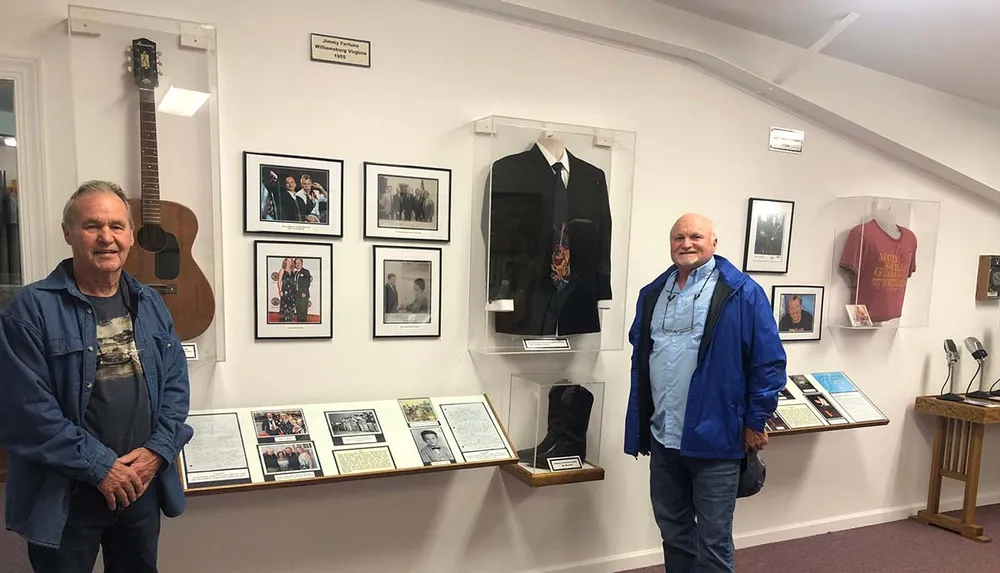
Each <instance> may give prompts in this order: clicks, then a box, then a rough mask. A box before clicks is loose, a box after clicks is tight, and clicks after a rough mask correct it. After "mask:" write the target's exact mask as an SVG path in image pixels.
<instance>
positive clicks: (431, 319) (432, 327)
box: [372, 246, 441, 338]
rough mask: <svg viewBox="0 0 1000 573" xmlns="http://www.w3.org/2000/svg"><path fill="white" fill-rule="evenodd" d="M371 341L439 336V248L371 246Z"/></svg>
mask: <svg viewBox="0 0 1000 573" xmlns="http://www.w3.org/2000/svg"><path fill="white" fill-rule="evenodd" d="M372 253H373V255H372V260H373V261H374V269H373V272H374V274H373V277H372V280H373V285H374V288H375V291H374V297H373V300H374V306H373V308H372V315H373V318H372V320H373V323H374V325H373V333H372V335H373V336H374V337H375V338H394V337H416V336H425V337H439V336H441V249H440V248H437V247H430V248H428V247H384V246H374V247H372Z"/></svg>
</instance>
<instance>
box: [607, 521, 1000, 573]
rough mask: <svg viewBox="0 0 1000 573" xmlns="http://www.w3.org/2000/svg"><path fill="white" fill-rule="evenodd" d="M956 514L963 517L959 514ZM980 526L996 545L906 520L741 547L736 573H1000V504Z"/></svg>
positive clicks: (650, 570)
mask: <svg viewBox="0 0 1000 573" xmlns="http://www.w3.org/2000/svg"><path fill="white" fill-rule="evenodd" d="M950 515H953V516H955V517H960V516H959V514H958V512H955V513H951V514H950ZM976 522H977V523H978V524H979V525H982V526H983V528H984V530H985V531H984V533H985V535H986V536H988V537H991V538H993V539H994V541H992V542H990V543H980V542H978V541H972V540H971V539H966V538H964V537H962V536H960V535H958V534H957V533H952V532H950V531H948V530H945V529H941V528H939V527H934V526H930V525H923V524H921V523H917V522H916V521H913V520H912V519H904V520H902V521H894V522H892V523H884V524H881V525H872V526H870V527H860V528H858V529H849V530H846V531H837V532H833V533H826V534H823V535H815V536H812V537H804V538H802V539H793V540H792V541H782V542H781V543H771V544H768V545H757V546H755V547H747V548H746V549H739V550H737V551H736V573H774V572H775V571H785V572H788V573H845V572H850V573H924V572H926V573H995V572H1000V505H989V506H985V507H980V508H978V509H977V510H976ZM667 571H668V573H669V569H668V570H667ZM654 572H656V573H662V572H663V566H662V565H657V566H655V567H645V568H643V569H633V570H631V571H628V572H623V573H654Z"/></svg>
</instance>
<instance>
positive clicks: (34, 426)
mask: <svg viewBox="0 0 1000 573" xmlns="http://www.w3.org/2000/svg"><path fill="white" fill-rule="evenodd" d="M119 288H122V289H124V293H125V301H126V305H127V306H128V307H129V311H130V313H131V314H132V317H133V331H134V333H135V345H136V348H137V349H138V351H139V361H140V362H141V363H142V368H143V372H144V374H145V378H146V384H147V385H148V387H149V398H150V410H151V415H152V419H151V420H150V423H151V426H150V427H151V429H152V433H151V435H150V438H149V440H148V441H147V442H146V444H145V446H146V447H147V448H149V449H150V450H152V451H154V452H156V453H157V454H159V455H160V456H162V457H163V459H164V460H166V461H167V463H168V465H167V466H166V467H165V468H164V469H163V470H161V472H160V474H159V476H157V479H156V480H154V482H153V483H154V484H156V487H157V488H158V493H159V495H160V505H161V510H162V511H163V513H164V515H166V516H168V517H175V516H177V515H180V514H181V512H183V511H184V502H185V500H184V490H183V488H182V486H181V483H180V479H179V476H178V473H177V468H176V460H177V455H178V453H179V452H180V450H181V449H182V448H183V447H184V445H185V444H186V443H187V442H188V441H189V440H190V439H191V437H192V435H193V434H194V432H193V430H192V429H191V427H190V426H188V425H187V424H186V423H185V421H186V420H187V415H188V408H189V402H190V392H189V384H188V370H187V360H186V358H185V356H184V350H183V349H182V348H181V344H180V340H179V339H178V337H177V334H176V333H175V331H174V324H173V320H172V319H171V317H170V313H169V311H168V310H167V307H166V305H165V304H164V303H163V299H162V298H161V297H160V294H159V293H158V292H156V291H155V290H153V289H152V288H150V287H147V286H145V285H143V284H141V283H139V281H137V280H135V278H133V277H131V276H130V275H128V274H127V273H125V272H122V277H121V282H120V284H119ZM96 369H97V323H96V319H95V315H94V309H93V306H92V305H91V304H90V302H89V301H88V300H87V297H86V296H84V295H83V293H81V292H80V289H79V288H78V287H77V286H76V282H75V281H74V279H73V261H72V259H66V260H64V261H62V262H61V263H60V264H59V266H58V267H56V268H55V270H53V271H52V273H51V274H49V276H48V277H46V278H45V279H43V280H41V281H38V282H35V283H33V284H31V285H28V286H27V287H25V288H24V290H22V291H21V292H20V293H19V294H18V295H17V297H16V298H15V299H14V300H13V301H12V302H11V303H10V305H9V306H8V307H7V308H5V309H4V310H3V311H0V449H3V450H6V451H7V453H8V467H7V486H6V491H5V500H4V505H5V516H4V517H5V519H6V525H7V529H10V530H12V531H15V532H17V533H19V534H21V535H22V536H23V537H24V538H25V539H27V540H28V541H29V542H31V543H34V544H37V545H42V546H47V547H59V542H60V539H61V537H62V530H63V528H64V526H65V524H66V518H67V516H68V514H69V496H70V492H71V490H72V486H73V484H74V482H83V483H87V484H90V485H92V486H97V485H98V484H100V483H101V481H102V480H103V479H104V477H105V476H106V475H107V474H108V472H109V471H110V470H111V466H112V465H113V464H114V462H115V460H116V459H117V455H116V454H115V452H114V451H113V450H112V449H110V448H108V447H106V446H105V445H104V444H102V443H101V442H100V441H98V440H97V438H95V437H94V436H93V435H92V434H90V433H89V432H87V431H86V430H84V428H83V425H84V423H83V422H84V414H85V413H86V411H87V404H88V402H89V400H90V391H91V388H92V386H93V381H94V376H95V372H96Z"/></svg>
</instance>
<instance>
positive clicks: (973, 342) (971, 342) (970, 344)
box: [965, 336, 989, 398]
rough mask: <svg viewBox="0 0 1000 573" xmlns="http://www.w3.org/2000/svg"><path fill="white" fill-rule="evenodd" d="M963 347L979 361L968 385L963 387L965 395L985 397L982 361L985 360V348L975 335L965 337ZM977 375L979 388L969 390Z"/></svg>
mask: <svg viewBox="0 0 1000 573" xmlns="http://www.w3.org/2000/svg"><path fill="white" fill-rule="evenodd" d="M965 347H966V348H967V349H969V353H971V354H972V357H973V358H975V359H976V362H978V363H979V366H978V367H977V368H976V373H975V374H973V375H972V379H971V380H969V386H968V387H967V388H966V389H965V395H966V396H969V397H970V398H986V397H988V396H989V394H987V393H986V392H983V363H985V362H986V356H987V354H986V349H985V348H983V343H982V342H979V339H977V338H976V337H975V336H969V337H967V338H966V339H965ZM977 375H978V376H979V390H976V391H975V392H970V390H972V383H973V382H975V381H976V376H977Z"/></svg>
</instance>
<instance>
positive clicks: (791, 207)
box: [743, 197, 795, 274]
mask: <svg viewBox="0 0 1000 573" xmlns="http://www.w3.org/2000/svg"><path fill="white" fill-rule="evenodd" d="M794 211H795V203H794V202H792V201H779V200H775V199H759V198H756V197H751V198H750V204H749V206H748V207H747V240H746V245H745V247H744V249H743V270H744V271H745V272H748V273H779V274H780V273H787V272H788V254H789V252H790V251H791V246H792V215H793V214H794Z"/></svg>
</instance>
